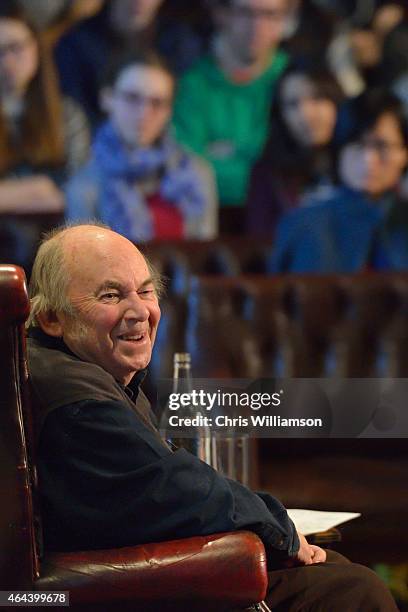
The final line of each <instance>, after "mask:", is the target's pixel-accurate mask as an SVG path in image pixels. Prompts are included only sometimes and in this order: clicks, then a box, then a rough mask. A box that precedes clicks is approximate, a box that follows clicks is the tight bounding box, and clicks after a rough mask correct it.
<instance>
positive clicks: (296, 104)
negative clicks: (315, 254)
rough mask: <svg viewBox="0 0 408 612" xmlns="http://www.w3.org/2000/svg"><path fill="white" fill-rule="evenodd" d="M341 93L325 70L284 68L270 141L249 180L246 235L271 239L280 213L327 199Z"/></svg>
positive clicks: (273, 110)
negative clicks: (247, 233)
mask: <svg viewBox="0 0 408 612" xmlns="http://www.w3.org/2000/svg"><path fill="white" fill-rule="evenodd" d="M342 97H343V96H342V91H341V89H340V87H339V85H338V83H337V81H336V80H335V78H334V77H333V76H332V75H331V73H330V72H329V71H328V70H327V69H325V68H310V69H307V68H300V67H298V66H296V65H294V66H291V67H290V68H288V69H287V70H286V71H285V73H284V74H283V76H282V77H281V79H280V81H279V84H278V87H277V92H276V96H275V97H274V102H273V104H272V111H271V126H270V133H269V138H268V141H267V143H266V146H265V149H264V152H263V154H262V156H261V158H260V160H259V161H258V162H257V164H256V165H255V167H254V170H253V172H252V175H251V183H250V189H249V196H248V203H247V230H248V232H249V233H250V234H253V235H259V236H271V235H272V234H273V233H274V230H275V226H276V223H277V222H278V221H279V219H280V217H281V216H282V214H283V213H285V212H287V211H288V210H290V209H292V208H296V207H298V206H304V205H307V204H309V203H310V202H313V203H316V202H317V201H318V200H319V199H321V198H324V197H325V196H326V195H327V191H328V187H329V186H330V185H332V175H333V168H332V158H333V155H332V149H331V143H332V138H333V132H334V127H335V124H336V119H337V107H338V105H339V103H340V102H341V100H342Z"/></svg>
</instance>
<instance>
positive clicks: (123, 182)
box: [93, 121, 205, 242]
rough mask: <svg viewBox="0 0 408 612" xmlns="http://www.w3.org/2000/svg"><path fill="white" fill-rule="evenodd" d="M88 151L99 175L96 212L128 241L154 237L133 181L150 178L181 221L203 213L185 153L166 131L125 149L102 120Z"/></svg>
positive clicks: (196, 177) (195, 178) (145, 206)
mask: <svg viewBox="0 0 408 612" xmlns="http://www.w3.org/2000/svg"><path fill="white" fill-rule="evenodd" d="M93 154H94V157H95V160H96V162H97V164H98V166H99V167H100V169H101V171H102V176H103V188H102V194H101V199H100V204H99V210H98V216H99V217H100V219H101V220H102V221H104V222H105V223H107V224H108V225H109V226H110V227H111V228H112V229H114V230H115V231H117V232H119V233H120V234H123V235H124V236H126V237H127V238H129V240H132V241H134V242H140V241H144V240H150V239H151V238H154V237H155V236H154V235H153V223H152V218H151V214H150V211H149V206H148V204H147V202H146V200H145V197H144V195H143V193H142V191H141V190H140V188H139V189H138V183H139V185H140V184H141V183H143V182H144V181H151V180H152V179H153V180H155V179H156V180H157V191H156V192H157V193H159V194H160V195H161V197H162V198H163V199H164V200H166V201H168V202H169V203H173V204H174V206H175V207H176V208H177V209H178V210H179V211H180V213H181V215H182V217H183V219H184V220H185V221H186V220H188V219H191V218H193V217H194V218H196V217H199V216H200V215H202V214H203V212H204V207H205V193H204V185H203V183H202V179H201V177H200V176H199V174H198V173H197V171H196V169H195V167H194V165H193V163H192V160H191V157H190V156H189V155H188V154H187V153H186V152H185V151H184V150H183V149H182V148H181V147H180V145H178V144H177V143H176V142H175V141H174V140H173V139H172V138H171V136H170V135H169V134H168V133H166V134H165V135H164V136H163V138H162V139H161V141H160V142H159V143H158V144H157V145H156V146H154V147H149V148H139V149H133V150H128V149H127V148H126V146H125V145H124V143H123V142H122V140H121V139H120V138H119V136H118V134H117V132H116V130H115V128H114V126H113V125H112V123H110V122H109V121H108V122H106V123H104V124H103V125H102V126H101V128H100V129H99V130H98V132H97V134H96V137H95V141H94V144H93Z"/></svg>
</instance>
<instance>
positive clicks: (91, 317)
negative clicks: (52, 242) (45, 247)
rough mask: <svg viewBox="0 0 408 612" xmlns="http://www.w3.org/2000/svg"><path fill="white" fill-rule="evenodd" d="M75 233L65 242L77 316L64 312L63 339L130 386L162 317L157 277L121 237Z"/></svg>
mask: <svg viewBox="0 0 408 612" xmlns="http://www.w3.org/2000/svg"><path fill="white" fill-rule="evenodd" d="M80 229H81V228H79V227H78V228H74V230H80ZM72 233H75V231H74V232H72V230H71V234H72ZM76 234H77V235H78V236H79V237H78V238H76V240H75V242H73V241H72V240H67V241H66V244H65V246H64V248H65V254H66V261H67V266H68V271H69V275H70V282H69V287H68V299H69V301H70V303H71V304H72V305H73V307H74V310H75V313H76V316H75V317H71V316H66V315H60V317H59V318H60V322H61V325H62V336H63V339H64V341H65V343H66V344H67V346H68V347H69V348H70V349H71V350H72V352H73V353H75V354H76V355H78V357H81V358H82V359H84V360H85V361H89V362H92V363H96V364H98V365H99V366H101V367H102V368H103V369H104V370H106V371H107V372H109V373H110V374H112V376H113V377H114V378H115V379H116V380H118V381H119V382H121V383H123V384H128V383H129V382H130V380H131V379H132V377H133V375H134V374H135V372H137V371H138V370H141V369H143V368H145V367H146V366H147V365H148V363H149V362H150V358H151V353H152V348H153V344H154V340H155V337H156V332H157V327H158V324H159V320H160V308H159V304H158V299H157V295H156V292H155V288H154V285H153V281H152V279H151V277H150V273H149V270H148V267H147V265H146V262H145V260H144V258H143V256H142V255H141V253H140V252H139V251H138V250H137V249H136V247H134V246H133V245H132V244H131V243H130V242H128V241H127V240H126V239H125V238H123V237H122V236H119V235H118V234H115V233H114V232H110V231H107V230H103V229H101V230H99V229H98V230H97V231H96V232H94V235H93V236H92V237H89V236H88V237H87V235H86V234H82V236H80V232H78V231H76Z"/></svg>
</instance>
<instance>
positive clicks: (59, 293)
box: [26, 221, 165, 328]
mask: <svg viewBox="0 0 408 612" xmlns="http://www.w3.org/2000/svg"><path fill="white" fill-rule="evenodd" d="M90 225H91V226H94V227H101V228H103V229H108V230H109V229H110V228H109V227H108V226H107V225H105V224H103V223H99V222H97V221H92V222H89V223H66V224H64V225H62V226H60V227H57V228H54V229H53V230H51V231H50V232H47V233H46V234H44V236H43V239H42V241H41V244H40V247H39V249H38V251H37V255H36V257H35V260H34V265H33V269H32V272H31V278H30V283H29V288H28V293H29V296H30V303H31V310H30V315H29V317H28V320H27V323H26V327H27V328H29V327H37V326H38V322H37V316H38V315H39V314H40V313H45V312H62V313H64V314H66V315H68V316H71V317H75V314H76V312H75V308H74V307H73V305H72V304H71V302H70V301H69V299H68V285H69V282H70V279H71V277H70V273H69V269H68V266H67V265H66V258H65V253H64V246H63V238H64V234H65V233H66V231H67V230H69V229H70V228H72V227H81V226H90ZM111 231H112V230H111ZM142 256H143V257H144V260H145V261H146V265H147V267H148V270H149V274H150V276H151V278H152V281H153V284H154V288H155V291H156V294H157V297H158V298H160V297H161V296H162V295H163V292H164V285H165V282H164V278H163V277H162V275H161V274H160V273H159V272H158V271H157V270H156V268H155V267H154V266H153V264H151V263H150V261H149V260H148V259H147V257H146V256H145V255H144V254H142Z"/></svg>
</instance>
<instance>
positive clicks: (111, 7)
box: [56, 0, 205, 125]
mask: <svg viewBox="0 0 408 612" xmlns="http://www.w3.org/2000/svg"><path fill="white" fill-rule="evenodd" d="M79 1H81V0H79ZM162 4H163V0H109V2H105V4H104V7H103V9H102V10H101V11H100V12H99V13H98V14H97V15H95V16H94V17H92V18H90V19H87V20H85V21H83V22H82V23H80V24H78V25H77V26H76V27H74V28H73V29H71V31H70V32H68V33H67V34H66V35H65V36H63V37H62V39H61V41H60V43H59V44H58V46H57V50H56V58H57V65H58V69H59V74H60V79H61V85H62V88H63V90H64V92H66V93H67V94H68V95H70V96H72V97H73V98H75V99H76V100H78V101H79V102H80V103H81V105H82V106H83V107H84V108H85V110H86V112H87V114H88V116H89V118H90V119H91V121H92V123H93V125H96V123H97V122H98V121H99V119H100V118H101V116H100V108H99V103H98V88H99V85H100V81H101V78H102V75H103V68H104V66H106V64H107V63H109V61H110V60H111V58H112V56H114V55H118V56H120V55H123V54H124V53H125V52H134V51H141V50H146V49H149V48H153V49H155V50H156V51H158V52H160V53H161V54H163V55H164V56H165V57H166V60H167V61H168V63H169V65H170V67H171V68H172V70H173V71H175V72H176V73H178V72H180V71H182V70H185V69H186V68H188V67H189V66H190V65H191V64H192V62H194V60H195V59H196V58H197V57H198V56H199V55H201V53H202V52H203V46H204V44H205V43H204V41H203V39H202V37H200V36H199V34H198V33H196V32H195V31H194V30H193V29H192V28H191V27H190V26H189V24H188V23H186V22H185V21H183V20H177V21H176V20H171V19H165V18H163V19H161V18H160V9H161V6H162Z"/></svg>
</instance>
